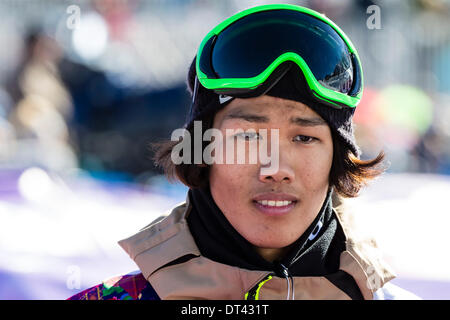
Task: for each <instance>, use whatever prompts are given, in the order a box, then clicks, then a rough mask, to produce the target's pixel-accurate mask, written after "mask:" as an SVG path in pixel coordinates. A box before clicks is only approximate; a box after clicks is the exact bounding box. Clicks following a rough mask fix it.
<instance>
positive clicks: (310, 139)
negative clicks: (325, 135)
mask: <svg viewBox="0 0 450 320" xmlns="http://www.w3.org/2000/svg"><path fill="white" fill-rule="evenodd" d="M315 140H317V138H314V137H310V136H303V135H298V136H295V137H294V141H299V142H303V143H306V144H308V143H312V142H314V141H315Z"/></svg>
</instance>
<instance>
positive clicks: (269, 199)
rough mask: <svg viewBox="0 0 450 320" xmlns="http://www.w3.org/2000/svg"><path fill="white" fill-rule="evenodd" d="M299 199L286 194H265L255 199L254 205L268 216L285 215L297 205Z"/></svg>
mask: <svg viewBox="0 0 450 320" xmlns="http://www.w3.org/2000/svg"><path fill="white" fill-rule="evenodd" d="M297 202H298V199H297V197H295V196H293V195H290V194H286V193H264V194H260V195H258V196H256V197H254V198H253V204H254V205H255V207H256V208H257V209H258V210H259V211H260V212H262V213H264V214H267V215H283V214H286V213H288V212H290V211H291V210H292V208H294V207H295V205H296V204H297Z"/></svg>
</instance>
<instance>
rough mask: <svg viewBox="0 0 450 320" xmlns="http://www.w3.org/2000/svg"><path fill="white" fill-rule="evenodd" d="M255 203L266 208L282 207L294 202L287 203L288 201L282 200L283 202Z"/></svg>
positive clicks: (266, 201) (264, 201)
mask: <svg viewBox="0 0 450 320" xmlns="http://www.w3.org/2000/svg"><path fill="white" fill-rule="evenodd" d="M256 202H257V203H259V204H261V205H263V206H268V207H284V206H287V205H290V204H291V203H293V202H294V201H289V200H283V201H273V200H259V201H256Z"/></svg>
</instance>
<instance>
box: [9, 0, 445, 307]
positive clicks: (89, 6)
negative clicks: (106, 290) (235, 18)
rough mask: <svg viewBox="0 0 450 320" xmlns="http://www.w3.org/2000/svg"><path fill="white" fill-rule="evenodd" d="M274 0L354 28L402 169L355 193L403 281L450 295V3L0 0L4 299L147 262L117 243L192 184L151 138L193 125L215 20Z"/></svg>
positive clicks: (383, 134) (360, 115)
mask: <svg viewBox="0 0 450 320" xmlns="http://www.w3.org/2000/svg"><path fill="white" fill-rule="evenodd" d="M267 3H291V4H299V5H304V6H307V7H310V8H312V9H314V10H317V11H319V12H322V13H324V14H326V15H327V16H328V17H329V18H331V19H332V20H333V21H335V22H336V23H337V24H338V25H339V26H340V27H341V28H342V29H343V30H344V31H345V32H346V33H347V35H348V36H349V37H350V38H351V39H352V41H353V43H354V44H355V46H356V48H357V50H358V52H359V55H360V57H361V59H362V63H363V69H364V80H365V93H364V97H363V100H362V102H361V103H360V105H359V106H358V109H357V111H356V114H355V118H354V121H355V125H356V138H357V141H358V143H359V145H360V146H361V149H362V151H363V155H362V158H363V159H369V158H373V157H375V156H376V155H377V154H378V152H379V151H381V150H384V151H385V153H386V158H387V160H388V163H389V169H388V170H387V172H386V174H384V175H383V176H382V177H380V178H378V179H377V180H376V181H375V182H374V183H373V184H371V185H370V186H368V187H366V188H365V189H364V190H363V191H362V192H361V196H360V197H358V198H356V199H351V200H348V201H346V205H347V206H348V207H349V208H350V209H349V210H354V212H355V214H356V217H357V219H356V220H358V222H359V223H360V224H361V226H362V229H361V230H366V231H368V232H369V233H371V234H374V235H375V236H376V238H377V241H378V244H379V246H380V247H381V248H382V249H383V252H384V255H385V258H386V259H387V260H388V261H389V263H390V264H391V265H392V266H393V267H394V269H395V270H396V272H397V274H398V277H397V279H395V280H393V283H395V284H397V285H399V286H401V287H403V288H405V289H408V290H410V291H412V292H414V293H415V294H416V295H418V296H420V297H422V298H424V299H449V298H450V271H449V270H450V257H449V254H448V249H447V248H448V246H449V240H448V238H447V233H448V230H447V229H448V225H449V223H450V217H449V214H450V209H449V207H448V204H447V203H446V202H445V200H446V198H447V197H448V196H450V1H448V0H410V1H400V0H397V1H370V0H310V1H255V0H253V1H249V0H208V1H206V0H165V1H158V0H129V1H126V0H92V1H91V0H84V1H83V0H77V1H75V0H72V1H66V0H60V1H52V0H0V299H66V298H68V297H69V296H71V295H73V294H75V293H77V292H79V291H80V290H82V289H85V288H87V287H89V286H92V285H95V284H98V283H99V282H100V281H102V280H104V279H106V278H109V277H111V276H114V275H118V274H123V273H128V272H130V271H133V270H136V269H137V267H136V265H135V264H134V263H133V262H132V261H131V260H130V259H129V258H128V256H127V255H126V253H125V252H124V251H122V249H121V248H120V247H119V246H118V245H117V241H118V240H121V239H123V238H125V237H128V236H130V235H131V234H133V233H135V232H136V231H138V230H139V229H140V228H142V227H143V226H145V225H147V224H148V223H150V222H151V221H152V220H153V219H155V218H156V217H158V216H159V215H161V214H162V213H164V212H165V211H166V210H169V209H170V208H171V207H173V206H174V205H175V204H177V203H179V202H182V201H184V199H185V196H186V191H187V189H186V187H184V186H183V185H181V184H169V183H168V182H167V181H166V180H165V178H164V177H163V176H162V175H161V172H160V171H159V169H157V168H155V167H154V165H153V163H152V161H151V157H152V155H153V154H152V152H153V151H152V149H151V148H150V147H149V144H150V143H152V142H156V141H160V140H161V139H170V134H171V132H172V131H173V130H174V129H176V128H180V127H182V125H183V123H184V120H185V116H186V112H187V108H188V106H189V101H190V100H189V95H188V92H187V90H186V84H185V79H186V75H187V71H188V67H189V64H190V62H191V60H192V59H193V57H194V55H195V54H196V50H197V47H198V45H199V44H200V41H201V40H202V38H203V37H204V36H205V35H206V33H207V32H208V31H209V30H210V29H211V28H213V27H214V26H215V25H217V24H218V23H220V22H221V21H222V20H223V19H225V18H227V17H229V16H230V15H232V14H234V13H236V12H238V11H240V10H243V9H246V8H248V7H251V6H254V5H258V4H267ZM364 228H365V229H364Z"/></svg>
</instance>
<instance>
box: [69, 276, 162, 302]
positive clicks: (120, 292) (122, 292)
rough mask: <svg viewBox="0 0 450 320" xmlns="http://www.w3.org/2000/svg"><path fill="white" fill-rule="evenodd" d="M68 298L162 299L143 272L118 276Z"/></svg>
mask: <svg viewBox="0 0 450 320" xmlns="http://www.w3.org/2000/svg"><path fill="white" fill-rule="evenodd" d="M67 300H160V299H159V297H158V294H157V293H156V292H155V290H154V289H153V287H152V286H151V285H150V283H149V282H148V281H147V280H145V278H144V276H143V275H142V273H137V274H127V275H123V276H117V277H113V278H110V279H108V280H106V281H103V282H102V283H101V284H99V285H96V286H94V287H91V288H89V289H86V290H83V291H81V292H79V293H77V294H75V295H73V296H72V297H70V298H69V299H67Z"/></svg>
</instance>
